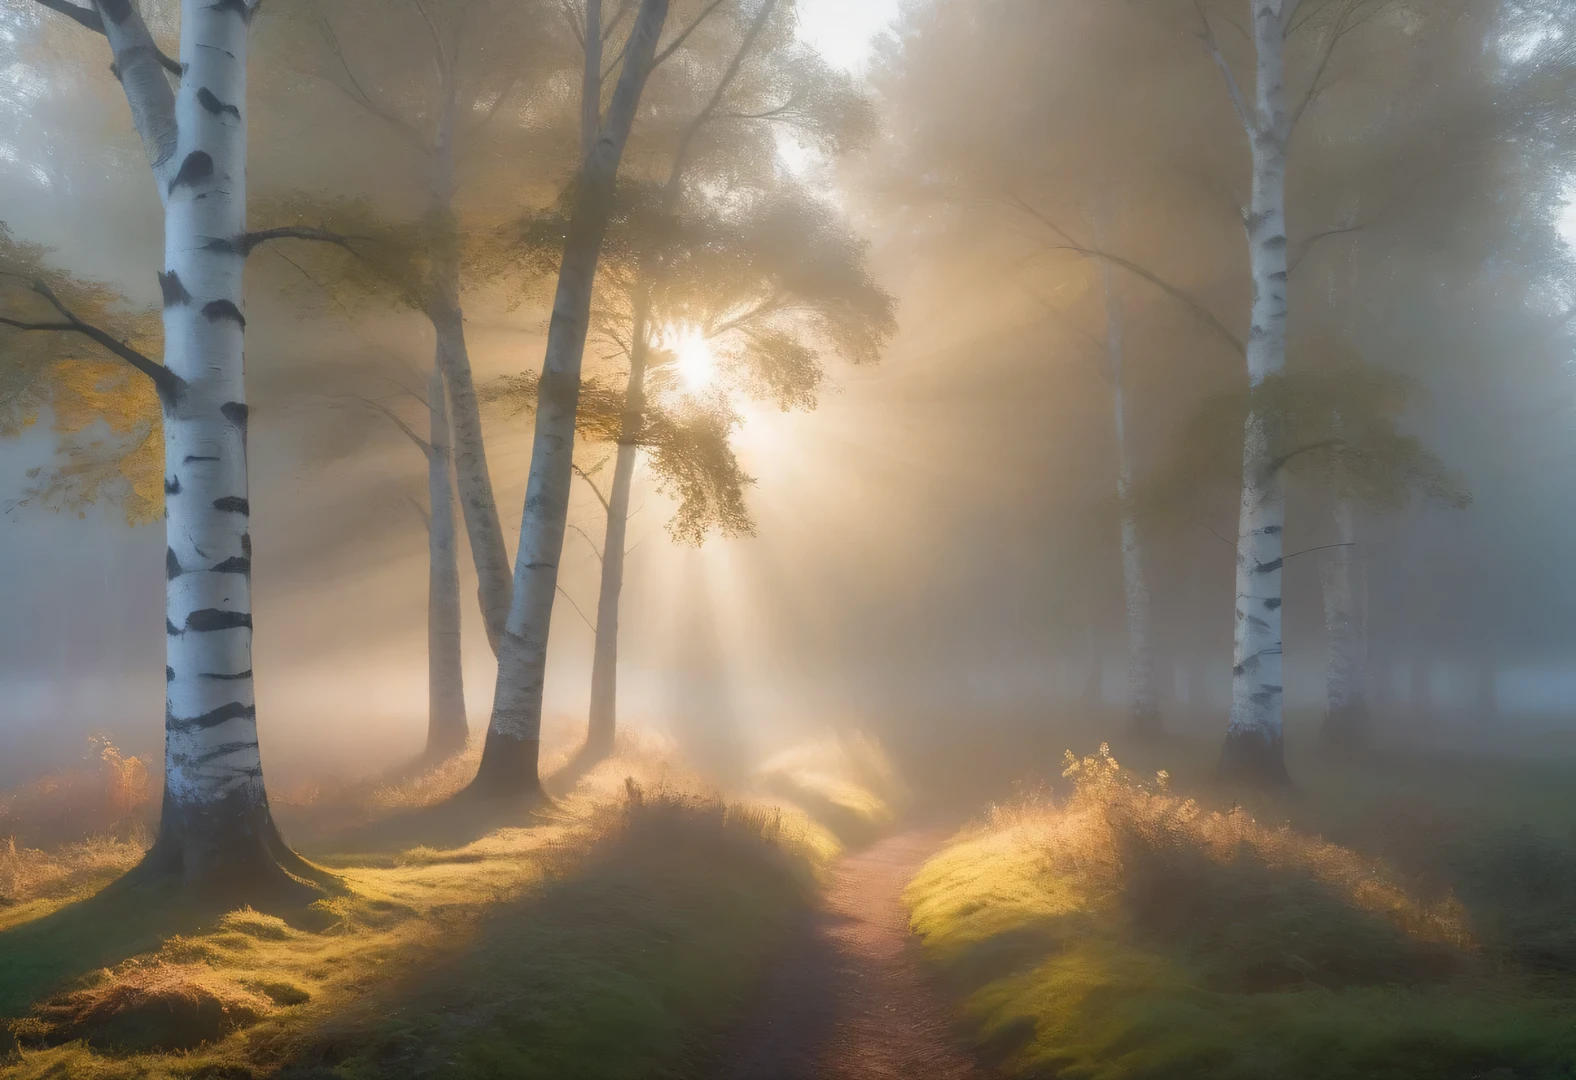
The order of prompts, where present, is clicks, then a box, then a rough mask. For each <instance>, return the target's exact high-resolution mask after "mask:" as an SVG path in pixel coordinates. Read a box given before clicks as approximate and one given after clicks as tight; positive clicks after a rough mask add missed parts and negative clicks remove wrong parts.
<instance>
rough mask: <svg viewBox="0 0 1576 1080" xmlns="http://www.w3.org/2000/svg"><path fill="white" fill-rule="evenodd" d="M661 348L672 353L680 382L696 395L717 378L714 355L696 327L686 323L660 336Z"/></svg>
mask: <svg viewBox="0 0 1576 1080" xmlns="http://www.w3.org/2000/svg"><path fill="white" fill-rule="evenodd" d="M663 336H664V338H665V339H666V341H665V342H664V347H665V348H666V349H667V350H668V351H669V352H671V353H672V354H673V366H674V370H675V371H676V372H677V373H678V377H679V383H680V385H681V386H682V387H683V388H684V389H685V390H686V391H688V392H689V393H691V394H698V393H700V392H701V391H702V390H705V389H707V388H708V387H710V386H711V385H712V384H713V383H715V382H716V381H717V357H716V354H715V353H713V352H712V351H711V343H710V342H708V341H707V340H706V335H705V334H702V333H701V332H700V329H699V328H698V327H694V326H686V327H680V328H678V329H675V330H671V331H669V332H668V333H667V334H665V335H663Z"/></svg>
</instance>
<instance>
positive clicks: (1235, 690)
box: [1219, 0, 1290, 786]
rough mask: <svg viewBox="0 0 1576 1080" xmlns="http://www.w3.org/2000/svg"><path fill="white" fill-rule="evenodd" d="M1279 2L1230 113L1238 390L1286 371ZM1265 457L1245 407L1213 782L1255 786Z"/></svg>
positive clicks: (1276, 729) (1264, 680) (1275, 565)
mask: <svg viewBox="0 0 1576 1080" xmlns="http://www.w3.org/2000/svg"><path fill="white" fill-rule="evenodd" d="M1284 3H1285V0H1259V2H1257V3H1256V5H1255V8H1254V12H1253V39H1254V46H1255V53H1256V57H1257V70H1256V86H1255V102H1254V104H1253V105H1252V106H1251V107H1249V106H1247V104H1246V103H1245V102H1242V103H1241V105H1240V107H1241V109H1242V112H1243V114H1244V123H1245V125H1246V127H1247V129H1248V139H1249V143H1250V145H1251V147H1252V157H1253V197H1252V205H1251V207H1250V209H1249V213H1248V216H1247V221H1246V223H1245V224H1246V231H1247V239H1248V262H1249V268H1250V272H1251V275H1252V279H1253V309H1252V325H1251V328H1250V331H1249V335H1248V347H1247V363H1248V383H1249V385H1250V387H1252V388H1253V389H1257V388H1258V387H1259V386H1260V384H1262V383H1263V382H1264V380H1265V379H1266V378H1268V377H1270V376H1272V375H1276V374H1278V373H1279V372H1280V371H1281V370H1282V369H1283V368H1284V367H1285V363H1286V275H1287V262H1286V142H1287V136H1288V135H1289V133H1290V123H1289V120H1288V117H1287V115H1286V107H1285V92H1284V88H1283V86H1282V66H1283V65H1282V59H1283V53H1284V48H1285V28H1284V25H1283V22H1282V18H1281V13H1282V6H1283V4H1284ZM1234 96H1236V95H1234ZM1239 101H1240V98H1239ZM1273 452H1274V451H1273V449H1272V447H1271V444H1270V432H1269V430H1268V426H1267V418H1266V417H1265V416H1263V415H1262V414H1261V413H1260V411H1259V410H1258V408H1257V407H1254V408H1252V409H1250V410H1249V414H1248V418H1247V423H1246V424H1245V426H1244V430H1243V448H1242V501H1241V507H1240V513H1239V517H1238V524H1237V588H1236V605H1235V608H1236V626H1235V634H1234V639H1235V647H1234V649H1233V655H1232V660H1233V664H1232V686H1231V722H1230V724H1229V725H1228V727H1227V729H1226V741H1225V744H1224V745H1223V746H1222V747H1221V753H1220V766H1219V772H1220V776H1221V777H1222V779H1225V780H1229V781H1234V782H1243V783H1249V784H1254V785H1261V786H1270V785H1280V784H1286V783H1289V782H1290V780H1289V777H1288V776H1287V774H1286V757H1285V748H1284V743H1283V735H1282V723H1281V714H1282V698H1283V691H1282V676H1281V556H1282V548H1281V541H1282V532H1283V530H1284V528H1285V524H1286V496H1285V493H1284V491H1283V490H1282V487H1281V478H1280V474H1279V469H1278V468H1277V467H1276V465H1275V463H1274V462H1273V461H1272V455H1273Z"/></svg>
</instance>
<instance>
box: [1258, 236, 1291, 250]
mask: <svg viewBox="0 0 1576 1080" xmlns="http://www.w3.org/2000/svg"><path fill="white" fill-rule="evenodd" d="M1261 243H1262V244H1263V245H1264V246H1265V247H1267V248H1270V249H1271V250H1276V249H1279V248H1284V247H1285V246H1286V234H1285V233H1276V234H1275V235H1274V236H1270V237H1266V238H1265V239H1264V240H1263V241H1261Z"/></svg>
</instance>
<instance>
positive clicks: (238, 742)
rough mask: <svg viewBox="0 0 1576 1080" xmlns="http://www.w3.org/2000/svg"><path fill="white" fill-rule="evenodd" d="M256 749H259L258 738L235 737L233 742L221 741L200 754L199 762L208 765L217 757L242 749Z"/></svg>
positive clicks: (238, 751) (235, 752)
mask: <svg viewBox="0 0 1576 1080" xmlns="http://www.w3.org/2000/svg"><path fill="white" fill-rule="evenodd" d="M255 749H257V740H256V739H235V740H234V741H232V742H227V743H220V744H219V745H218V746H216V747H214V748H213V749H212V750H209V751H208V752H207V753H205V754H200V755H198V757H197V764H199V765H206V764H208V762H210V761H213V760H215V759H217V758H222V757H224V756H225V755H226V754H237V753H240V752H241V751H242V750H255Z"/></svg>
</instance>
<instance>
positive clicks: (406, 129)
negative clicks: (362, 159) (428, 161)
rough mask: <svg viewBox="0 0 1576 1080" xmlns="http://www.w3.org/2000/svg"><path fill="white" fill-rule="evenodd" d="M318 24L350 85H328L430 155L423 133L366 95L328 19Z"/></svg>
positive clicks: (323, 17) (430, 150) (331, 82)
mask: <svg viewBox="0 0 1576 1080" xmlns="http://www.w3.org/2000/svg"><path fill="white" fill-rule="evenodd" d="M318 24H319V26H321V27H322V30H323V39H324V40H325V41H326V42H327V44H328V51H329V52H330V53H332V54H333V56H334V59H335V60H338V61H339V68H340V70H341V71H343V72H344V73H345V79H346V80H347V81H348V82H349V83H350V89H349V90H346V89H345V88H344V87H343V86H340V85H339V84H338V83H337V82H334V80H332V79H330V80H328V82H329V84H330V85H331V86H333V87H335V88H336V89H337V90H339V91H340V92H341V93H343V94H345V95H346V96H347V97H349V98H350V99H351V100H352V101H354V102H355V103H356V104H358V105H360V106H361V107H362V108H363V109H365V110H367V112H369V113H371V114H372V115H373V116H376V117H377V118H378V119H380V120H382V121H384V122H385V123H387V124H390V125H392V126H393V127H395V128H398V129H399V131H400V133H401V134H403V135H404V136H405V137H406V138H408V139H410V140H411V141H413V142H415V143H416V145H417V146H419V147H420V148H421V149H422V151H424V152H425V153H429V154H430V153H431V152H432V141H431V140H430V139H429V138H428V137H427V135H426V133H425V132H423V131H422V130H421V129H420V128H418V127H417V126H416V125H415V124H412V123H411V122H410V121H409V120H406V119H405V118H404V117H403V116H401V115H399V114H398V113H396V112H394V111H393V110H392V109H389V108H387V107H385V106H383V105H380V104H378V103H377V102H376V101H374V100H372V95H370V94H368V93H367V91H366V89H365V88H364V87H363V86H362V85H361V83H360V81H359V80H358V79H357V78H356V73H355V71H354V70H353V69H352V68H351V66H350V61H349V60H348V59H347V58H346V57H345V49H344V46H342V45H341V44H340V43H339V35H338V34H336V33H334V25H333V24H332V23H330V22H329V21H328V17H327V16H321V17H320V18H319V19H318Z"/></svg>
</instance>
